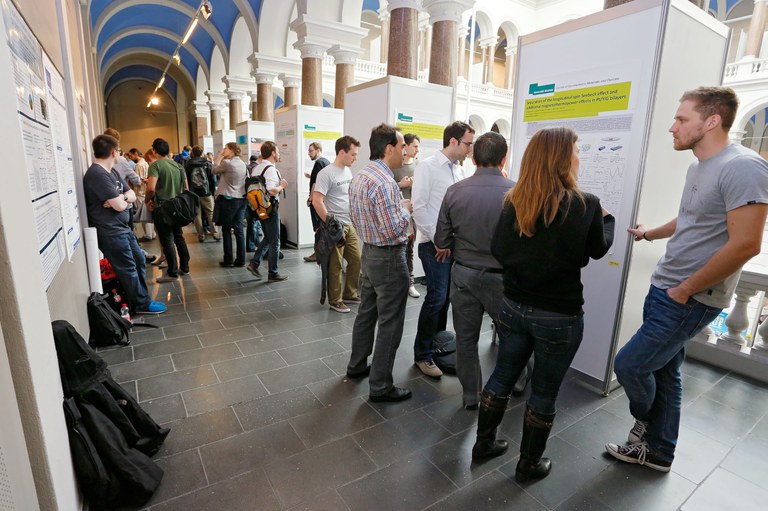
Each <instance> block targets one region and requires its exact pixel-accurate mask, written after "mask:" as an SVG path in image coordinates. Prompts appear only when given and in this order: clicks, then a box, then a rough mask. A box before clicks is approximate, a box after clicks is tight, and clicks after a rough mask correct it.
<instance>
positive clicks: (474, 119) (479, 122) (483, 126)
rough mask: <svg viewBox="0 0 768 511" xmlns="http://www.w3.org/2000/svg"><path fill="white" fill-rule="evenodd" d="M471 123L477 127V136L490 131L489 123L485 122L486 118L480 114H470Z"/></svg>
mask: <svg viewBox="0 0 768 511" xmlns="http://www.w3.org/2000/svg"><path fill="white" fill-rule="evenodd" d="M469 124H471V125H472V127H473V128H475V136H478V135H482V134H483V133H485V132H486V131H488V123H486V122H485V119H483V117H482V116H481V115H480V114H470V115H469Z"/></svg>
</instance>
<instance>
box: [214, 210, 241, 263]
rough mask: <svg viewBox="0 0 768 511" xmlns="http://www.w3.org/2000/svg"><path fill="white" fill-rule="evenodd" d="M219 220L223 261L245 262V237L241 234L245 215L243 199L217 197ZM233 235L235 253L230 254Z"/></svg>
mask: <svg viewBox="0 0 768 511" xmlns="http://www.w3.org/2000/svg"><path fill="white" fill-rule="evenodd" d="M219 207H220V209H221V212H220V214H219V221H220V222H221V236H222V240H223V242H224V243H223V245H224V246H223V248H224V261H223V262H224V263H227V264H229V263H234V264H237V265H242V264H245V239H244V236H245V235H244V234H243V218H244V216H245V199H234V198H233V199H224V198H221V199H219ZM230 229H232V232H233V233H234V235H235V249H236V251H237V252H236V253H235V254H234V256H233V254H232V235H231V234H230V233H229V232H230Z"/></svg>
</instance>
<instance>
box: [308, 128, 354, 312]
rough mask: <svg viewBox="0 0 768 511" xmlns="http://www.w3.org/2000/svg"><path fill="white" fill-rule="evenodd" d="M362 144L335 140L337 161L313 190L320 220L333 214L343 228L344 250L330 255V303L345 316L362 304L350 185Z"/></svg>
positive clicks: (320, 174)
mask: <svg viewBox="0 0 768 511" xmlns="http://www.w3.org/2000/svg"><path fill="white" fill-rule="evenodd" d="M359 149H360V142H358V141H357V140H355V139H354V138H352V137H350V136H344V137H341V138H340V139H338V140H337V141H336V159H335V160H334V161H333V163H331V164H330V165H327V166H325V167H323V169H322V170H320V172H318V174H317V180H316V181H315V187H314V189H313V191H312V206H313V207H314V208H315V211H316V212H317V216H318V217H320V220H321V221H323V222H325V221H326V218H327V216H328V215H333V217H334V218H336V220H338V221H339V222H340V223H341V224H342V225H343V226H344V242H345V243H344V247H342V248H336V250H334V251H333V252H332V253H331V258H330V266H329V275H328V303H329V305H330V306H331V309H332V310H335V311H336V312H341V313H346V312H349V311H350V309H349V307H347V305H346V304H345V303H344V302H345V301H346V302H353V303H359V302H360V297H359V296H358V294H357V288H358V285H359V283H360V265H361V262H360V245H359V244H358V241H357V232H356V231H355V228H354V226H353V225H352V221H351V219H350V216H349V183H350V181H352V171H351V170H350V169H349V167H350V166H351V165H352V164H353V163H355V160H357V153H358V150H359ZM342 257H343V258H344V259H345V260H346V261H347V277H346V279H345V281H344V293H343V297H342V285H341V273H342V262H341V259H342Z"/></svg>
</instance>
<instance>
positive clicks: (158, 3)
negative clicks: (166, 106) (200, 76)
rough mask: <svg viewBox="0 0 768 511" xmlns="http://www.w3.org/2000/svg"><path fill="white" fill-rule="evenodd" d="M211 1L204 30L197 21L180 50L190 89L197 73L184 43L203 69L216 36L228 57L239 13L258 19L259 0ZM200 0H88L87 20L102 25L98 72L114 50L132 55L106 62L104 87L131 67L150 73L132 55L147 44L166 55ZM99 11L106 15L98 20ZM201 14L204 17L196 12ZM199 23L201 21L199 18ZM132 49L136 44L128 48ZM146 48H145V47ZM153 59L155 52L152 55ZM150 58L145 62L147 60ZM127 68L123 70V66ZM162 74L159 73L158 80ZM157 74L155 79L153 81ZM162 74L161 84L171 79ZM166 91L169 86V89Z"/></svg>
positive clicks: (144, 74) (137, 54) (143, 75)
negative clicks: (240, 0) (209, 15)
mask: <svg viewBox="0 0 768 511" xmlns="http://www.w3.org/2000/svg"><path fill="white" fill-rule="evenodd" d="M209 1H210V3H211V5H212V6H213V15H212V16H211V17H210V18H209V20H208V22H207V23H206V24H207V25H208V27H207V28H208V30H206V29H205V28H206V27H203V26H198V27H197V28H196V29H195V31H194V33H193V34H192V37H191V38H190V40H189V42H187V44H186V45H185V46H184V47H182V49H181V50H180V52H179V56H180V57H181V67H182V68H183V70H184V71H186V73H187V75H188V76H189V77H191V80H192V83H187V84H186V85H187V86H188V87H189V89H190V90H194V89H195V83H194V81H195V80H196V79H197V73H198V67H199V64H200V63H199V62H198V60H197V59H196V58H195V55H193V53H191V52H190V51H189V50H187V48H190V49H192V51H193V52H194V53H197V54H198V55H199V57H200V58H201V59H202V61H203V62H202V63H203V65H204V66H205V69H206V70H209V69H210V65H211V59H212V57H213V52H214V47H215V46H216V41H217V40H218V41H220V42H221V43H223V48H221V49H222V53H223V55H224V56H225V58H226V55H227V54H228V50H229V47H230V45H231V44H232V34H233V32H234V27H235V22H236V21H237V19H238V18H239V17H240V16H241V15H242V16H247V17H249V18H250V19H255V20H256V22H257V23H258V20H259V17H260V14H261V6H262V3H263V0H247V1H244V2H239V3H240V5H243V6H244V7H243V10H244V11H246V12H241V9H240V7H238V5H237V4H236V3H235V2H234V1H233V0H209ZM281 1H290V0H281ZM201 3H202V2H201V1H200V0H154V1H152V0H138V1H131V2H123V1H119V2H118V1H116V0H91V2H90V23H91V29H92V30H94V31H95V30H97V29H99V28H100V29H101V30H100V31H99V33H98V35H97V34H96V33H95V32H94V36H97V39H96V52H97V55H98V56H99V58H100V60H99V64H100V66H101V72H102V73H104V72H105V71H107V69H106V66H108V65H109V63H110V60H111V59H112V58H113V57H115V56H116V55H120V56H121V58H119V59H118V61H117V62H121V61H122V60H123V58H125V57H127V56H128V55H130V60H129V61H128V62H125V63H124V64H119V65H118V66H110V68H111V75H112V76H105V77H104V79H105V90H107V89H108V87H109V85H108V84H110V83H115V82H114V80H113V76H120V78H119V79H118V80H117V81H122V80H125V79H127V78H130V73H131V72H135V73H137V74H136V76H135V78H142V79H149V78H150V77H149V76H147V74H153V73H149V71H147V70H148V69H154V68H155V67H156V64H155V65H147V66H136V65H133V64H135V63H136V58H137V57H138V58H139V59H140V58H141V53H142V50H140V48H149V49H151V50H153V52H157V53H159V54H162V55H165V56H167V58H168V59H170V58H171V56H172V55H173V51H174V50H175V49H176V45H177V44H178V43H179V41H181V38H182V37H183V36H184V32H185V31H186V30H187V27H188V26H189V23H190V22H191V18H192V13H193V12H194V11H196V10H197V8H198V7H199V6H200V4H201ZM103 16H108V17H107V18H105V20H104V22H103V23H102V18H103ZM200 19H201V20H202V18H200ZM201 25H202V23H201ZM131 49H136V51H135V52H131ZM145 53H146V52H145ZM155 60H156V58H155ZM148 64H149V62H148ZM125 70H127V71H125ZM159 78H160V75H159V74H158V76H157V80H159ZM157 80H155V81H157ZM173 83H174V91H173V97H174V98H175V96H176V88H177V87H178V86H179V85H180V84H177V83H176V82H175V81H174V82H173ZM168 84H169V82H168V81H167V80H166V84H165V85H164V88H166V89H169V87H170V85H168ZM169 92H170V90H169Z"/></svg>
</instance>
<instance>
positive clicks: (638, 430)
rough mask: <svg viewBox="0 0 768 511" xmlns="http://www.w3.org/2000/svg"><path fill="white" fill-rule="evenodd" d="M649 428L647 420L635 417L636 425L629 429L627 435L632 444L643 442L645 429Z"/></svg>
mask: <svg viewBox="0 0 768 511" xmlns="http://www.w3.org/2000/svg"><path fill="white" fill-rule="evenodd" d="M646 429H648V423H647V422H646V421H640V420H637V419H635V425H634V426H632V429H630V430H629V435H627V442H629V443H630V444H636V443H638V442H642V441H643V439H644V438H645V430H646Z"/></svg>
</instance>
